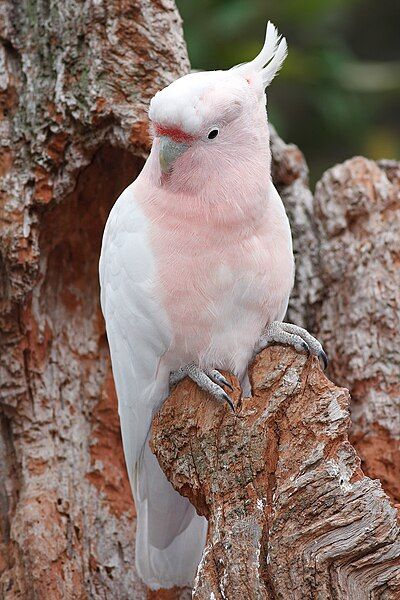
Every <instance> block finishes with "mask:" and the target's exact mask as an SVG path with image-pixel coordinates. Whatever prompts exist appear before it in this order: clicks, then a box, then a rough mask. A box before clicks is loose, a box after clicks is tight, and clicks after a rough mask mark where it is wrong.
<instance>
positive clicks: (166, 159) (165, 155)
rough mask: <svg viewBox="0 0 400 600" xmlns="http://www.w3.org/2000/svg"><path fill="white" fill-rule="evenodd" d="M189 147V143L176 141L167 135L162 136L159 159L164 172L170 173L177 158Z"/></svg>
mask: <svg viewBox="0 0 400 600" xmlns="http://www.w3.org/2000/svg"><path fill="white" fill-rule="evenodd" d="M188 148H189V144H185V143H183V142H175V141H174V140H173V139H171V138H170V137H168V136H167V135H161V136H160V147H159V160H160V167H161V171H162V172H163V173H169V172H170V170H171V167H172V165H173V164H174V162H175V161H176V159H177V158H178V157H179V156H181V155H182V154H183V153H184V152H185V150H187V149H188Z"/></svg>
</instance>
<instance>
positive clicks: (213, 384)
mask: <svg viewBox="0 0 400 600" xmlns="http://www.w3.org/2000/svg"><path fill="white" fill-rule="evenodd" d="M186 376H188V377H190V379H192V380H193V381H194V382H195V383H197V385H198V386H199V388H200V389H202V390H204V391H205V392H208V393H209V394H210V395H211V396H213V397H214V398H216V399H217V400H220V401H221V400H222V401H223V402H227V403H228V404H229V406H230V408H231V410H232V411H233V412H235V405H234V404H233V401H232V398H231V397H230V396H229V395H228V394H227V393H226V392H225V390H224V389H223V388H222V386H225V387H227V388H229V389H230V390H233V387H232V386H231V384H230V383H229V381H228V380H227V379H225V377H224V376H223V375H221V373H220V372H219V371H217V370H216V369H209V370H207V371H202V370H201V369H199V367H198V366H197V365H195V364H194V363H189V364H188V365H186V366H185V367H181V368H180V369H178V370H177V371H174V372H173V373H171V374H170V376H169V384H170V387H172V386H173V385H176V384H177V383H179V382H180V381H181V380H182V379H183V378H184V377H186Z"/></svg>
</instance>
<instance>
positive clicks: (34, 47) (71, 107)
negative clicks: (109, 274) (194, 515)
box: [0, 0, 188, 600]
mask: <svg viewBox="0 0 400 600" xmlns="http://www.w3.org/2000/svg"><path fill="white" fill-rule="evenodd" d="M0 12H1V18H0V33H1V40H2V43H1V45H0V93H1V96H0V128H1V142H0V144H1V145H0V176H1V182H0V198H1V213H0V219H1V221H0V236H1V256H0V282H1V298H0V302H1V304H0V312H1V325H0V327H1V350H2V354H1V359H0V369H1V375H0V379H1V383H0V399H1V428H0V511H1V537H0V597H1V598H6V599H7V600H10V599H13V598H24V599H30V598H32V599H34V598H35V599H40V600H42V599H46V600H51V599H53V598H54V599H56V598H57V599H61V598H62V599H67V598H71V599H72V598H74V599H77V598H101V599H106V598H107V599H109V598H118V599H120V600H124V599H128V598H129V599H131V598H135V599H138V600H140V598H145V597H146V595H147V591H146V589H145V587H144V586H143V584H142V583H141V582H140V581H139V579H138V577H137V575H136V572H135V569H134V537H135V510H134V505H133V502H132V499H131V491H130V489H129V484H128V481H127V476H126V472H125V466H124V460H123V455H122V448H121V442H120V433H119V421H118V416H117V407H116V398H115V393H114V388H113V382H112V376H111V371H110V363H109V356H108V348H107V342H106V337H105V332H104V324H103V320H102V317H101V313H100V310H99V301H98V283H97V281H98V276H97V264H98V257H99V252H100V241H101V235H102V230H103V227H104V223H105V220H106V218H107V215H108V212H109V209H110V207H111V206H112V204H113V202H114V201H115V199H116V197H117V196H118V194H119V193H120V192H121V191H122V189H123V188H124V187H126V185H128V184H129V183H130V182H131V181H132V180H133V179H134V178H135V176H136V174H137V173H138V171H139V169H140V168H141V166H142V164H143V159H144V156H145V154H146V152H147V149H148V146H149V134H148V128H147V106H148V102H149V99H150V98H151V96H152V95H153V94H154V93H155V92H156V91H157V90H158V89H160V88H161V87H163V86H164V85H166V84H167V83H168V82H170V81H171V80H173V79H175V78H176V77H177V76H179V75H181V74H183V73H185V72H187V70H188V61H187V56H186V50H185V46H184V43H183V40H182V31H181V25H180V19H179V16H178V14H177V11H176V9H175V6H174V4H173V2H172V1H170V0H163V1H162V2H151V1H150V0H135V1H129V2H124V1H123V2H117V1H113V0H108V1H107V2H105V1H103V0H96V1H95V0H92V1H88V2H84V3H82V2H77V1H76V0H71V1H70V2H55V1H52V2H48V1H36V0H34V1H30V2H14V1H13V0H4V1H3V2H2V5H1V8H0Z"/></svg>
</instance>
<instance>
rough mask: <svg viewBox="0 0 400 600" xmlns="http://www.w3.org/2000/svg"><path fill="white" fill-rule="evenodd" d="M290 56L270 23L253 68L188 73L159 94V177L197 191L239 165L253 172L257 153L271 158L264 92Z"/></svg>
mask: <svg viewBox="0 0 400 600" xmlns="http://www.w3.org/2000/svg"><path fill="white" fill-rule="evenodd" d="M286 54H287V45H286V40H285V38H282V37H281V36H279V35H278V32H277V30H276V28H275V26H274V25H273V24H272V23H271V22H268V25H267V30H266V36H265V42H264V46H263V48H262V50H261V52H260V53H259V54H258V56H256V58H255V59H254V60H252V61H251V62H248V63H243V64H241V65H238V66H236V67H233V68H232V69H229V70H227V71H206V72H197V73H190V74H189V75H185V76H183V77H181V78H180V79H177V80H176V81H174V82H173V83H171V84H170V85H169V86H168V87H166V88H164V89H163V90H161V91H160V92H158V93H157V94H156V95H155V96H154V98H153V99H152V100H151V103H150V110H149V117H150V120H151V122H152V127H153V132H154V136H155V140H154V147H153V150H154V153H155V154H158V165H159V168H160V175H161V176H163V175H164V177H165V178H166V179H167V180H169V181H172V182H173V183H175V186H176V184H177V183H179V185H180V186H181V185H185V187H187V186H188V185H189V186H191V187H192V188H193V189H194V188H196V187H198V185H204V183H205V181H206V180H207V181H208V182H210V181H212V179H213V177H218V176H219V175H221V172H223V173H225V174H229V175H232V176H233V177H234V174H235V169H236V171H237V165H238V163H240V165H241V167H245V168H249V169H251V163H254V155H256V154H257V153H258V154H261V155H262V156H259V158H260V160H262V161H264V160H265V156H264V150H265V152H266V153H267V154H268V155H269V138H268V128H267V118H266V111H265V89H266V87H267V86H268V85H269V84H270V83H271V81H272V79H273V78H274V77H275V75H276V74H277V72H278V71H279V69H280V67H281V66H282V63H283V61H284V60H285V58H286ZM247 163H249V164H247ZM264 165H265V162H264ZM264 168H265V167H264Z"/></svg>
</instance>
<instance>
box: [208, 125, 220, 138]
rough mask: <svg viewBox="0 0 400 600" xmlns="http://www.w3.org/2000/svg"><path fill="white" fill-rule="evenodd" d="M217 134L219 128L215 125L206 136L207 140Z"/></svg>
mask: <svg viewBox="0 0 400 600" xmlns="http://www.w3.org/2000/svg"><path fill="white" fill-rule="evenodd" d="M218 134H219V129H218V128H217V127H214V129H211V131H210V133H209V134H208V136H207V137H208V139H209V140H213V139H214V138H216V137H217V135H218Z"/></svg>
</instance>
